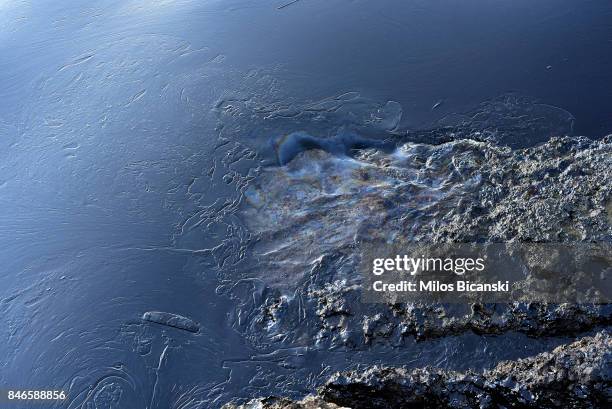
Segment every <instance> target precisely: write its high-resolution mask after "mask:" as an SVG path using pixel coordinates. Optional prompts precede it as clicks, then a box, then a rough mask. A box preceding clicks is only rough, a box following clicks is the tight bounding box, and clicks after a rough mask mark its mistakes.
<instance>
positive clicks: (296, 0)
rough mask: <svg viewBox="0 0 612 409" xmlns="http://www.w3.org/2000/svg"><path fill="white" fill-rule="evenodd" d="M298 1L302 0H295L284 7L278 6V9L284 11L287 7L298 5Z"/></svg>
mask: <svg viewBox="0 0 612 409" xmlns="http://www.w3.org/2000/svg"><path fill="white" fill-rule="evenodd" d="M298 1H300V0H293V1H291V2H289V3H286V4H283V5H282V6H278V7H277V9H278V10H282V9H284V8H285V7H289V6H291V5H292V4H295V3H297V2H298Z"/></svg>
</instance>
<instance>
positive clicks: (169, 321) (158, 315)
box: [142, 311, 200, 333]
mask: <svg viewBox="0 0 612 409" xmlns="http://www.w3.org/2000/svg"><path fill="white" fill-rule="evenodd" d="M142 319H143V320H144V321H149V322H154V323H156V324H160V325H165V326H167V327H172V328H177V329H182V330H184V331H189V332H193V333H197V332H199V331H200V325H199V324H198V323H196V322H195V321H193V320H192V319H190V318H187V317H183V316H182V315H178V314H172V313H170V312H161V311H147V312H145V313H144V314H142Z"/></svg>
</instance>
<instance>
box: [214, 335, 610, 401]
mask: <svg viewBox="0 0 612 409" xmlns="http://www.w3.org/2000/svg"><path fill="white" fill-rule="evenodd" d="M611 398H612V337H611V336H610V335H609V334H608V332H606V331H602V332H599V333H597V334H596V335H594V336H587V337H583V338H581V339H580V340H578V341H576V342H574V343H571V344H567V345H562V346H560V347H557V348H555V349H554V350H553V351H551V352H545V353H542V354H539V355H537V356H534V357H530V358H526V359H520V360H517V361H505V362H500V363H499V364H498V365H497V366H496V367H495V368H494V369H492V370H490V371H484V372H483V373H475V372H465V373H460V372H453V371H444V370H440V369H435V368H431V367H426V368H419V369H415V370H412V371H409V370H407V369H404V368H401V367H399V368H392V367H378V366H375V367H372V368H370V369H368V370H365V371H348V372H340V373H335V374H334V375H332V376H331V378H330V379H329V380H328V381H327V382H326V383H325V384H324V385H323V386H321V387H320V388H319V389H318V393H317V396H314V397H308V398H306V399H304V400H302V401H291V400H289V399H284V398H280V399H277V398H265V399H256V400H254V401H251V402H249V403H247V404H244V405H241V406H232V405H227V406H226V408H228V409H229V408H240V409H255V408H257V409H314V408H321V409H327V408H330V409H331V408H339V407H347V408H353V409H378V408H380V409H384V408H483V409H484V408H500V407H505V408H570V407H571V408H604V407H605V405H606V402H610V399H611Z"/></svg>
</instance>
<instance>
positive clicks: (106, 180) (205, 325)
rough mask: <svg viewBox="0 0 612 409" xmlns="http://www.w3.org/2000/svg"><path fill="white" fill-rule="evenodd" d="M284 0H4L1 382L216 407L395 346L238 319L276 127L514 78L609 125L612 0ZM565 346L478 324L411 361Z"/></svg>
mask: <svg viewBox="0 0 612 409" xmlns="http://www.w3.org/2000/svg"><path fill="white" fill-rule="evenodd" d="M284 4H286V3H285V2H283V1H272V0H270V1H244V0H228V1H189V0H156V1H144V0H143V1H139V0H131V1H111V0H107V1H99V2H89V1H76V0H70V1H62V2H58V1H50V0H48V1H41V2H36V3H33V2H29V1H6V0H0V206H1V207H2V209H3V210H2V212H0V278H1V280H2V285H1V286H0V313H1V316H2V318H0V320H1V321H0V323H1V325H0V327H1V330H0V334H1V339H2V341H0V355H1V357H0V389H2V388H4V389H7V388H52V389H64V390H66V391H68V392H69V397H70V399H69V400H70V403H69V404H67V403H65V402H64V403H57V404H56V405H55V406H54V407H58V408H59V407H71V408H77V407H79V408H80V407H100V408H102V407H104V408H106V407H120V408H130V409H133V408H137V407H138V408H139V407H148V408H166V407H181V408H187V407H189V408H192V407H194V408H195V407H202V408H204V407H218V406H220V405H221V404H223V403H224V402H226V401H228V400H230V399H232V398H235V397H238V398H247V397H251V396H259V395H265V394H269V393H279V394H280V393H286V394H289V395H293V396H299V395H301V394H305V393H308V392H309V391H312V389H313V388H314V387H315V386H316V384H317V383H318V382H320V381H321V379H324V378H325V376H327V375H328V374H329V371H333V370H336V369H342V368H346V367H351V366H354V365H356V364H357V363H362V364H370V363H372V362H381V363H393V362H396V361H397V360H398V356H399V355H398V353H397V352H396V351H390V350H385V349H384V348H383V349H381V350H373V351H365V352H364V351H358V352H355V351H334V352H330V351H327V350H317V349H316V348H314V349H309V346H310V343H309V342H308V341H305V342H304V343H300V342H301V341H300V342H297V343H292V344H289V345H287V344H282V343H281V344H275V343H274V342H272V343H265V342H255V341H254V339H258V338H259V337H260V334H256V333H252V332H249V331H250V329H249V328H245V327H244V325H245V324H244V322H248V319H249V314H252V311H253V310H254V309H255V308H256V307H257V303H261V302H262V301H261V300H260V299H258V298H257V297H254V296H253V294H254V293H257V291H259V293H260V295H261V294H264V295H265V293H266V290H265V284H261V283H258V282H256V280H255V281H253V280H251V278H250V277H249V276H248V271H249V268H248V267H249V265H250V264H249V263H252V262H253V261H252V260H248V255H249V234H250V232H249V230H248V229H247V228H246V226H245V223H244V220H241V219H240V214H239V209H240V206H241V205H242V198H243V197H242V193H243V192H244V189H245V188H246V186H248V184H249V183H250V181H251V180H253V179H254V178H256V177H257V172H256V171H255V170H254V169H256V168H257V166H259V165H260V164H262V163H268V162H269V161H270V160H273V159H274V158H273V156H272V155H271V153H270V152H272V151H271V149H270V146H269V144H268V140H269V139H270V138H275V137H278V136H279V135H282V134H284V133H286V132H290V131H297V130H301V131H307V132H311V133H313V134H316V135H318V136H325V135H331V134H335V132H336V130H337V129H338V128H340V127H349V128H353V130H357V131H359V130H363V131H364V133H369V134H371V133H377V132H379V133H385V132H396V133H397V132H400V131H401V132H404V131H405V130H415V129H429V128H435V127H436V126H438V125H439V121H440V120H441V119H443V118H445V117H447V116H448V115H450V114H455V113H464V112H470V111H472V110H473V109H475V107H477V106H479V104H481V103H482V102H483V101H487V100H490V99H494V98H497V97H499V96H500V95H504V94H507V93H508V92H513V93H516V94H517V95H522V96H525V97H527V98H529V99H530V100H532V101H537V102H539V103H541V104H545V105H546V106H552V107H555V109H557V108H558V110H559V111H562V112H568V113H570V114H571V115H573V116H574V118H575V121H574V133H575V134H584V135H589V136H593V137H600V136H603V135H605V134H607V133H610V132H612V103H611V102H610V101H611V97H612V3H611V2H609V1H607V0H597V1H580V2H578V1H572V0H542V1H538V2H533V1H527V0H517V1H512V2H507V1H490V0H468V1H462V2H457V1H450V0H444V1H433V2H432V1H425V0H419V1H400V0H397V1H376V2H374V1H357V0H355V1H350V0H338V1H332V2H330V1H324V0H301V1H298V2H297V3H294V4H292V5H290V6H287V7H284V8H280V9H279V7H280V6H282V5H284ZM241 279H242V280H243V281H241ZM228 288H230V289H231V290H228ZM228 294H229V295H228ZM264 295H261V297H264ZM251 301H252V302H251ZM147 311H165V312H170V313H174V314H179V315H182V316H185V317H189V318H190V319H192V320H194V321H195V322H197V323H198V324H199V325H200V331H199V332H198V333H197V334H193V333H191V332H186V331H181V330H180V329H177V328H174V327H170V326H163V325H161V326H160V325H159V324H155V323H150V322H146V321H143V320H141V317H142V315H143V314H144V313H145V312H147ZM562 341H563V339H545V340H539V341H532V340H528V339H526V338H525V337H523V336H519V335H515V336H513V337H509V338H507V339H505V338H503V337H501V338H495V337H493V338H491V339H484V338H481V337H476V336H474V335H465V336H460V337H458V338H456V339H455V338H454V339H450V340H438V341H435V342H432V343H430V344H419V345H412V346H409V347H408V348H406V349H405V350H403V352H402V353H401V354H403V355H401V356H402V357H403V358H402V359H403V361H402V362H410V363H411V365H414V366H417V365H425V364H427V363H429V362H434V361H435V362H436V363H437V364H439V365H440V366H445V367H450V368H457V369H462V368H465V367H466V359H465V356H469V357H471V358H470V359H471V361H470V362H471V364H472V365H473V366H474V367H476V369H478V368H482V367H485V366H490V365H492V364H494V363H495V362H496V361H497V360H499V359H502V358H513V357H517V356H526V355H530V354H534V353H537V352H539V351H541V350H545V349H549V348H550V346H551V345H555V344H557V343H560V342H562ZM517 343H519V344H521V348H517V349H512V348H509V346H511V345H516V344H517ZM523 344H524V348H523ZM281 347H282V348H281ZM304 348H306V349H304ZM491 351H493V352H491ZM440 356H444V359H441V360H440V359H438V357H440ZM467 366H470V365H467ZM272 380H274V381H272ZM119 392H121V393H122V394H121V393H119ZM117 393H119V395H117ZM117 396H119V397H117ZM86 404H90V405H93V406H83V405H86ZM113 404H114V405H115V406H112V405H113ZM2 405H4V403H2ZM96 405H97V406H96ZM181 405H182V406H181ZM34 406H35V405H32V407H34ZM15 407H29V406H28V405H27V404H22V405H21V406H15Z"/></svg>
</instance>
